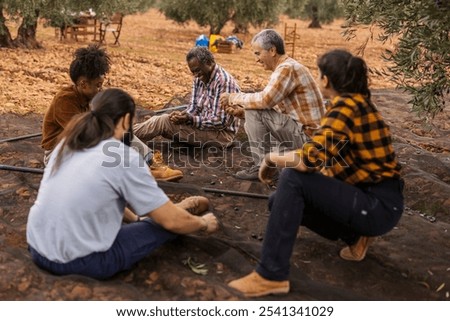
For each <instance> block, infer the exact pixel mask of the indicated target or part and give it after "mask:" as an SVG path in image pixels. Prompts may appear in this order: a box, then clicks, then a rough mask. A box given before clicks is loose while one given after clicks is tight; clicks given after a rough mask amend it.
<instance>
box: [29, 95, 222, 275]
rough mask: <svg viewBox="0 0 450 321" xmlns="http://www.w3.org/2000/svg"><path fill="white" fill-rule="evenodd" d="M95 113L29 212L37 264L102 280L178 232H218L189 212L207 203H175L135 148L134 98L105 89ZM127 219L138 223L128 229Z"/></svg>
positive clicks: (59, 150) (78, 129)
mask: <svg viewBox="0 0 450 321" xmlns="http://www.w3.org/2000/svg"><path fill="white" fill-rule="evenodd" d="M90 108H91V110H90V111H89V112H86V113H83V114H80V115H77V116H75V117H74V118H73V119H72V120H71V121H70V123H69V124H68V126H67V128H66V129H65V131H64V132H63V134H62V139H61V141H60V142H59V144H58V146H57V147H56V149H55V152H54V153H52V156H51V158H50V160H49V163H48V165H47V167H46V168H45V172H44V177H43V179H42V181H41V185H40V189H39V193H38V196H37V199H36V202H35V203H34V205H33V206H32V208H31V210H30V213H29V218H28V224H27V242H28V245H29V250H30V253H31V256H32V259H33V261H34V262H35V263H36V264H37V265H38V266H40V267H41V268H43V269H45V270H48V271H50V272H52V273H55V274H58V275H66V274H80V275H85V276H90V277H94V278H98V279H104V278H108V277H110V276H112V275H114V274H116V273H118V272H120V271H123V270H127V269H130V268H131V267H132V265H133V264H134V263H136V262H138V261H139V260H141V259H143V258H144V257H146V256H147V255H148V254H150V253H151V252H152V251H153V250H155V249H156V248H157V247H159V246H160V245H162V244H164V243H165V242H167V241H170V240H172V239H174V238H175V237H176V236H177V235H178V234H189V233H195V232H198V231H203V232H206V233H213V232H215V231H217V229H218V222H217V219H216V217H215V216H214V215H213V214H212V213H207V214H205V215H203V216H196V215H192V214H191V213H189V212H188V211H187V210H186V208H189V207H191V208H192V207H196V206H197V210H199V209H202V210H203V211H205V210H206V209H207V208H208V206H207V205H208V203H207V199H199V198H195V197H194V198H193V199H191V200H190V201H187V202H183V204H184V205H183V206H180V204H177V205H175V204H173V203H172V202H171V201H170V200H169V198H168V197H167V196H166V195H165V193H164V192H163V191H162V190H161V189H160V188H159V187H158V185H157V183H156V181H155V179H154V178H153V177H152V175H151V173H150V171H149V169H148V166H147V164H146V163H145V161H144V160H143V159H142V157H141V156H140V155H139V153H138V152H136V151H135V150H134V149H132V148H130V146H129V145H130V141H131V139H132V137H133V133H132V126H131V125H132V123H133V116H134V113H135V103H134V100H133V99H132V97H131V96H130V95H129V94H127V93H126V92H124V91H123V90H121V89H116V88H111V89H107V90H105V91H102V92H100V93H98V94H97V95H96V96H95V97H94V98H93V100H92V101H91V103H90ZM205 200H206V202H205ZM200 203H201V204H200ZM205 205H206V206H205ZM132 212H134V213H136V215H137V216H135V215H134V214H133V213H132ZM195 214H199V213H198V211H197V213H195ZM124 215H125V217H128V218H130V217H131V218H132V217H136V218H137V220H136V221H137V222H136V223H130V224H123V219H124Z"/></svg>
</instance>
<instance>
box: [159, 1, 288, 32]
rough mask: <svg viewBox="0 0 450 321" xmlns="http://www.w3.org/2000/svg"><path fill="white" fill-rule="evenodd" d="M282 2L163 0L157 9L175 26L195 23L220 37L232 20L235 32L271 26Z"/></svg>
mask: <svg viewBox="0 0 450 321" xmlns="http://www.w3.org/2000/svg"><path fill="white" fill-rule="evenodd" d="M284 1H285V0H260V1H252V0H215V1H210V0H164V1H160V2H159V5H158V6H159V10H160V11H161V12H162V13H164V15H165V16H166V17H167V18H169V19H172V20H174V21H176V22H178V23H181V24H184V23H186V22H188V21H195V22H196V23H197V24H198V25H200V26H202V27H209V32H210V34H220V31H221V30H222V29H223V27H224V26H225V24H226V23H227V22H228V21H232V22H233V23H234V24H235V26H236V30H239V31H244V32H245V31H246V30H247V28H248V26H249V25H253V26H255V27H259V26H263V25H270V24H272V23H275V22H277V21H278V16H279V14H280V13H281V10H282V5H281V4H282V3H284Z"/></svg>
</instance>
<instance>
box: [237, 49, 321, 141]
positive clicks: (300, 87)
mask: <svg viewBox="0 0 450 321" xmlns="http://www.w3.org/2000/svg"><path fill="white" fill-rule="evenodd" d="M228 100H229V103H230V105H241V106H243V107H244V108H245V109H271V108H273V109H274V110H276V111H277V112H279V113H283V114H286V115H289V116H290V117H291V118H292V119H293V120H295V121H297V122H298V123H300V124H301V125H302V126H303V127H302V128H303V131H304V132H305V133H306V134H308V135H309V136H311V135H312V133H313V132H314V131H315V130H316V129H318V128H319V124H320V119H321V118H322V116H323V114H324V113H325V108H324V106H323V99H322V94H321V93H320V89H319V88H318V86H317V84H316V82H315V81H314V78H313V77H312V75H311V73H310V72H309V70H308V68H306V67H305V66H303V65H302V64H300V63H298V62H297V61H296V60H294V59H292V58H289V57H288V56H283V57H281V59H280V62H279V64H278V65H277V67H276V68H275V70H274V72H273V73H272V75H271V76H270V80H269V83H268V84H267V86H266V87H265V88H264V90H263V91H261V92H257V93H238V94H231V95H230V97H229V99H228Z"/></svg>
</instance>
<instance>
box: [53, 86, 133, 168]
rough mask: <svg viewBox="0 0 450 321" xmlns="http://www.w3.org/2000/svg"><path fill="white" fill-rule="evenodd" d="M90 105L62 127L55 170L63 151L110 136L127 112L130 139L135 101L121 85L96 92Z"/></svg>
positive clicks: (71, 150)
mask: <svg viewBox="0 0 450 321" xmlns="http://www.w3.org/2000/svg"><path fill="white" fill-rule="evenodd" d="M89 105H90V107H91V110H90V111H88V112H86V113H82V114H79V115H76V116H74V117H73V118H72V119H71V120H70V122H69V123H68V124H67V126H66V128H65V129H64V131H63V133H62V135H61V138H60V139H61V140H62V145H61V147H60V149H59V151H58V155H57V156H56V162H55V166H54V170H56V169H58V167H59V165H60V164H61V161H62V158H63V156H64V155H65V154H66V153H70V152H74V151H78V150H83V149H85V148H91V147H94V146H96V145H97V144H98V143H99V142H101V141H102V140H105V139H107V138H110V137H112V136H113V135H114V130H115V127H116V125H117V122H118V121H119V120H120V118H121V117H123V116H125V115H126V114H130V132H129V136H128V137H127V139H129V140H131V139H132V136H133V131H132V124H133V117H134V112H135V110H136V105H135V103H134V100H133V98H132V97H131V96H130V95H129V94H128V93H126V92H125V91H123V90H122V89H118V88H109V89H106V90H104V91H101V92H99V93H98V94H97V95H95V96H94V98H93V99H92V100H91V102H90V104H89Z"/></svg>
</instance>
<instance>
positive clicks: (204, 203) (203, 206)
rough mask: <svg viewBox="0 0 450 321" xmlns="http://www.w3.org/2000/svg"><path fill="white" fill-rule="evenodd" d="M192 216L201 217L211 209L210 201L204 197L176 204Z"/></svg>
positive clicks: (186, 199)
mask: <svg viewBox="0 0 450 321" xmlns="http://www.w3.org/2000/svg"><path fill="white" fill-rule="evenodd" d="M175 205H176V206H178V207H181V208H182V209H185V210H186V211H188V212H189V213H191V214H194V215H199V214H202V213H204V212H206V211H207V210H208V209H209V199H207V198H206V197H204V196H191V197H188V198H185V199H184V200H182V201H181V202H180V203H177V204H175Z"/></svg>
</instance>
